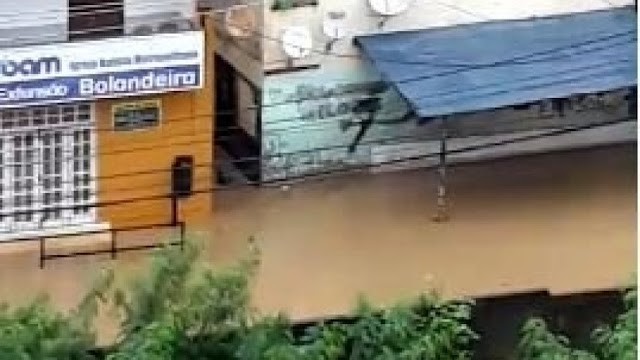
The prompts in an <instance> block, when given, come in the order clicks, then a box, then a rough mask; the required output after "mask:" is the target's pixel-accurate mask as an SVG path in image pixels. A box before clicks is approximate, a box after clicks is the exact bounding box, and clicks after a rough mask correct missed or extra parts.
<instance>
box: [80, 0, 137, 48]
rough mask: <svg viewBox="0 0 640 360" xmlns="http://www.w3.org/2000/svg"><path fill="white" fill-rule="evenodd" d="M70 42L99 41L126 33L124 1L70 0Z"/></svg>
mask: <svg viewBox="0 0 640 360" xmlns="http://www.w3.org/2000/svg"><path fill="white" fill-rule="evenodd" d="M68 1H69V2H68V5H69V22H68V24H69V25H68V31H69V40H86V39H99V38H105V37H111V36H120V35H122V34H123V33H124V0H108V1H105V0H68Z"/></svg>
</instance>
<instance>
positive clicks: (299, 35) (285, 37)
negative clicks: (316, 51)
mask: <svg viewBox="0 0 640 360" xmlns="http://www.w3.org/2000/svg"><path fill="white" fill-rule="evenodd" d="M281 41H282V50H283V51H284V53H285V54H286V55H287V57H288V59H287V65H288V66H289V67H291V66H293V62H294V61H295V60H298V59H303V58H305V57H308V56H309V55H311V52H312V50H313V39H312V38H311V31H309V29H307V28H306V27H304V26H289V27H287V28H285V30H284V32H283V33H282V38H281Z"/></svg>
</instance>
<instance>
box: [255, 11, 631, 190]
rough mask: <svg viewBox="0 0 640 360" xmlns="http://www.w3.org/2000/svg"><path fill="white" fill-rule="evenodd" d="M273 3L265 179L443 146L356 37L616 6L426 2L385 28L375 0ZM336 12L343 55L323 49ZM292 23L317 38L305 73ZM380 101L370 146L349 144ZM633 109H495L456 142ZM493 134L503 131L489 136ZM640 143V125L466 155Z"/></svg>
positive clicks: (267, 50)
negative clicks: (373, 101) (361, 106)
mask: <svg viewBox="0 0 640 360" xmlns="http://www.w3.org/2000/svg"><path fill="white" fill-rule="evenodd" d="M266 1H267V2H266V3H265V6H264V21H265V27H264V33H265V38H264V40H263V42H264V44H263V47H264V70H265V73H266V75H265V78H264V82H263V105H264V106H265V107H264V110H263V126H262V131H263V137H262V143H263V151H264V156H265V160H264V162H263V173H264V177H265V179H274V178H280V177H287V176H292V175H300V174H303V173H306V172H310V171H317V170H326V169H330V168H333V167H341V166H344V165H345V164H370V163H380V162H386V161H388V160H390V159H397V158H402V157H407V156H412V155H416V154H421V153H424V152H425V151H426V152H430V151H431V150H433V149H434V148H435V147H436V145H437V144H436V143H435V142H433V141H431V140H433V139H434V138H435V137H437V132H436V127H435V126H419V125H417V123H416V121H415V119H409V118H403V115H404V114H405V113H406V111H407V106H406V104H405V102H404V101H403V100H402V99H401V98H400V97H399V95H398V94H397V93H395V91H394V90H392V89H380V86H379V85H380V84H379V82H380V77H379V75H378V74H377V72H376V71H375V70H374V69H372V68H371V67H370V66H369V64H368V63H367V62H365V61H363V60H361V59H360V58H359V56H360V52H359V50H358V49H356V48H355V47H354V46H353V41H352V40H353V37H354V36H356V35H361V34H370V33H377V32H387V31H389V32H391V31H400V30H409V29H423V28H428V27H440V26H448V25H454V24H462V23H469V22H478V21H487V20H497V19H514V18H528V17H534V16H545V15H551V14H560V13H569V12H579V11H589V10H595V9H602V8H606V7H608V6H609V5H608V4H607V3H606V2H604V1H602V0H587V1H584V0H570V1H554V0H527V1H525V2H524V3H522V2H513V1H509V0H495V1H486V0H462V1H455V2H454V1H451V0H442V1H440V0H438V1H423V0H416V1H414V2H413V5H412V7H411V8H410V10H409V11H408V12H406V13H404V14H401V15H399V16H396V17H392V18H389V19H387V21H386V23H385V24H384V26H383V27H382V28H380V27H379V22H380V18H379V17H378V16H376V15H375V14H374V13H373V12H372V10H371V9H370V8H369V5H368V3H367V1H366V0H353V1H340V0H326V1H320V4H319V5H318V6H307V7H302V8H294V9H288V10H280V11H272V10H271V9H270V6H271V3H270V2H269V0H266ZM623 3H630V2H629V1H627V0H624V1H622V0H621V1H619V4H620V5H623ZM327 11H345V12H346V14H347V19H348V21H347V24H348V25H347V26H346V28H347V29H348V36H347V37H346V38H345V39H342V40H339V41H338V42H337V43H335V44H334V45H333V48H332V49H331V52H332V53H333V54H339V56H335V55H332V54H323V53H322V52H323V51H324V47H325V44H326V42H327V38H326V37H325V36H324V35H323V34H322V31H321V24H322V19H323V16H324V14H325V13H326V12H327ZM290 25H298V26H306V27H307V28H309V29H310V30H311V31H312V32H313V38H314V53H313V54H312V55H311V56H309V57H308V58H305V59H302V60H296V61H294V62H293V64H292V65H293V67H294V68H295V67H298V69H297V70H294V71H291V69H288V70H284V71H283V69H285V68H287V59H286V56H285V54H284V52H283V50H282V46H281V43H280V42H279V40H278V39H280V38H281V36H282V32H283V30H284V28H285V27H287V26H290ZM290 65H291V64H290ZM309 67H311V68H309ZM372 95H374V96H376V97H379V98H380V99H381V103H382V109H381V110H380V111H378V112H377V114H376V117H375V121H374V126H373V127H372V128H371V129H370V130H369V131H368V133H367V134H366V136H365V137H364V139H363V140H362V143H364V144H365V145H361V146H358V147H357V148H356V150H355V151H354V152H349V151H347V147H348V145H349V144H351V143H352V142H353V139H354V138H355V136H356V134H357V133H358V129H359V126H357V121H358V120H359V118H361V117H362V115H359V114H354V111H353V110H354V109H353V107H354V103H355V102H356V101H357V100H358V99H363V98H366V97H371V96H372ZM625 111H626V110H625V105H624V104H621V103H618V104H617V105H613V107H611V106H609V107H608V110H591V111H583V110H580V111H575V112H573V113H570V114H568V115H567V116H565V117H560V116H555V115H550V114H547V113H546V112H545V110H544V109H541V108H539V107H536V106H534V107H531V108H530V109H524V110H520V111H514V110H504V111H498V112H486V113H483V114H478V115H474V116H467V117H464V118H462V119H459V120H462V121H460V122H457V124H458V125H456V126H457V127H458V128H457V129H456V130H457V132H458V133H457V134H454V136H457V137H459V138H460V139H458V140H455V142H456V143H458V144H461V145H464V146H468V145H473V144H478V143H483V142H486V141H489V140H490V141H495V140H499V139H505V138H512V137H519V136H522V135H523V134H530V133H531V131H541V130H544V129H551V128H557V127H561V126H567V125H575V124H585V123H593V122H598V121H607V120H611V119H614V118H616V116H620V115H622V116H624V114H626V112H625ZM451 123H452V124H453V123H455V122H454V121H451ZM524 131H526V132H524ZM492 133H498V134H501V135H499V136H493V137H491V138H487V137H486V136H487V135H488V134H492ZM471 135H474V136H473V137H470V136H471ZM416 138H417V139H416ZM633 138H635V125H632V124H628V125H627V126H626V127H623V128H620V127H617V128H615V129H613V130H611V129H609V130H608V131H600V132H598V131H592V132H591V133H589V135H588V136H584V134H578V135H576V136H573V135H570V136H569V137H568V138H567V137H564V138H549V139H545V140H541V141H537V142H533V143H529V144H527V145H514V146H510V147H508V148H502V149H499V150H496V151H482V152H476V153H471V154H468V155H466V156H463V158H464V159H465V160H473V159H477V158H484V157H495V156H505V155H513V154H517V153H521V152H531V151H534V152H535V151H546V150H549V149H555V148H566V147H579V146H590V145H593V144H599V143H610V142H619V141H626V140H629V139H633ZM385 139H386V141H384V140H385ZM505 149H507V150H505ZM282 154H285V155H282ZM425 164H426V165H429V163H428V162H417V163H414V164H413V165H409V166H418V165H419V166H424V165H425ZM389 168H390V167H386V169H389ZM392 168H395V167H392Z"/></svg>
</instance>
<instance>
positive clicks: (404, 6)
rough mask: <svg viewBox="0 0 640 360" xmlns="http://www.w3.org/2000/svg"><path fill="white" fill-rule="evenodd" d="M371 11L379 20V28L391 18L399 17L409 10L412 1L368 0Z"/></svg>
mask: <svg viewBox="0 0 640 360" xmlns="http://www.w3.org/2000/svg"><path fill="white" fill-rule="evenodd" d="M368 1H369V6H370V7H371V10H373V11H374V12H375V13H376V14H378V15H379V16H380V17H381V19H380V22H379V23H378V26H379V27H383V26H384V24H385V23H386V22H387V20H389V18H391V17H393V16H397V15H400V14H402V13H404V12H405V11H407V10H409V6H410V5H411V2H412V0H368Z"/></svg>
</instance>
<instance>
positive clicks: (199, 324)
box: [108, 245, 257, 360]
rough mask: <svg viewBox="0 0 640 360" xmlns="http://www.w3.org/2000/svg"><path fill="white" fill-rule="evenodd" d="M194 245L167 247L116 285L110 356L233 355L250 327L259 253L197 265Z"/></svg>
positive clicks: (111, 358) (120, 358) (154, 359)
mask: <svg viewBox="0 0 640 360" xmlns="http://www.w3.org/2000/svg"><path fill="white" fill-rule="evenodd" d="M197 255H198V249H197V248H196V247H194V246H192V245H189V246H187V247H186V248H185V250H184V252H182V251H180V250H179V249H174V248H165V249H163V250H161V251H160V252H158V253H157V254H156V255H155V256H154V257H153V260H152V262H151V265H150V268H149V273H148V274H147V275H146V276H144V277H142V278H140V279H138V280H137V281H134V282H133V283H132V284H131V286H130V287H129V288H128V289H126V290H121V289H118V290H116V291H115V297H114V299H115V300H114V303H115V305H116V308H117V309H118V310H119V311H120V313H121V314H122V319H123V321H122V324H121V325H122V326H121V328H122V333H121V336H120V341H119V343H118V346H116V348H117V351H116V352H115V353H113V354H112V355H110V356H109V357H108V359H109V360H124V359H150V360H161V359H211V358H215V359H233V358H235V354H234V353H235V351H236V348H238V347H239V346H240V343H241V340H242V338H243V336H244V335H245V334H246V333H247V332H248V329H249V319H250V316H251V311H250V308H249V291H248V283H249V279H250V276H251V274H252V273H253V272H254V271H255V268H256V266H257V262H256V260H255V258H252V259H250V260H249V261H244V262H242V263H241V264H240V265H238V266H236V267H233V268H230V269H227V270H221V271H216V272H214V271H213V270H211V269H203V268H199V267H197V265H196V264H197Z"/></svg>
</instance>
